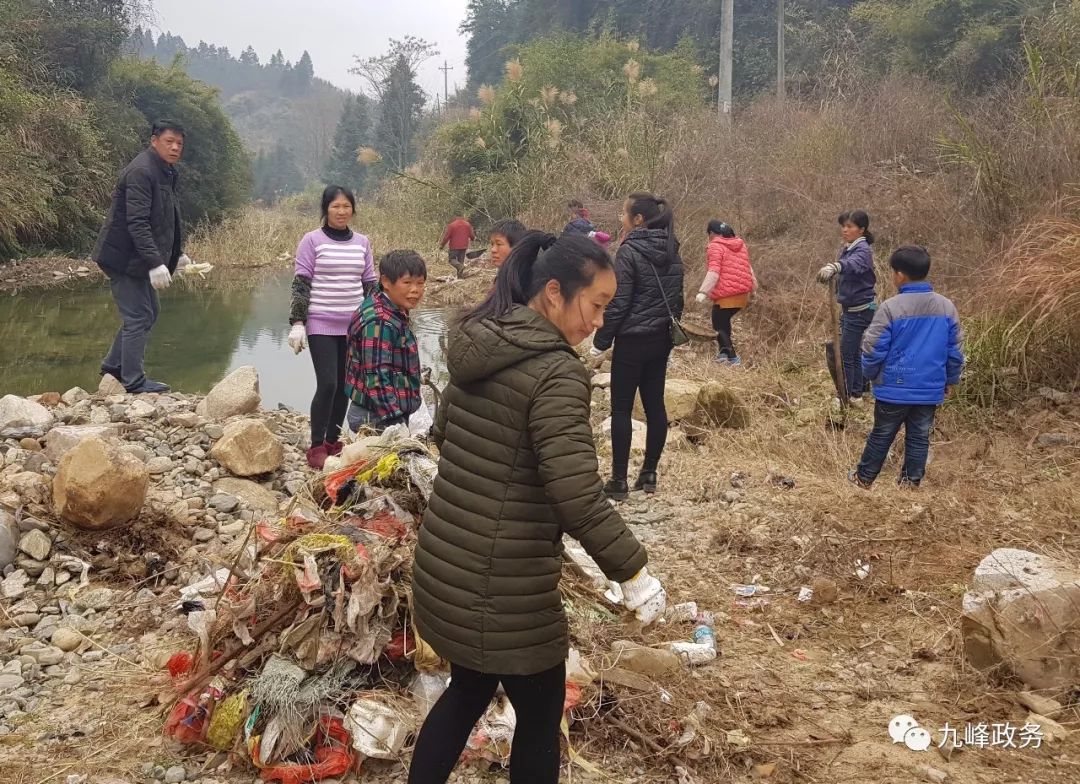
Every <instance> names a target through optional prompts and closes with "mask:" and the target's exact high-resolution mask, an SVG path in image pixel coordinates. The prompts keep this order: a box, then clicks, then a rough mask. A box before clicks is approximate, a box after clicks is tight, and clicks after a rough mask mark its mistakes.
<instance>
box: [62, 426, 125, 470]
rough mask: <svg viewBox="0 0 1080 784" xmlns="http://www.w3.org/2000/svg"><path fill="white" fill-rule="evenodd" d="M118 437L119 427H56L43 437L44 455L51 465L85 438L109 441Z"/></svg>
mask: <svg viewBox="0 0 1080 784" xmlns="http://www.w3.org/2000/svg"><path fill="white" fill-rule="evenodd" d="M119 435H120V426H119V425H111V424H110V425H57V426H56V427H54V428H52V429H51V430H50V431H49V432H48V433H47V434H46V435H45V455H46V456H47V457H48V458H49V461H50V462H52V463H59V462H60V459H61V458H62V457H63V456H64V455H66V454H67V453H68V452H70V451H71V450H72V449H74V448H75V447H76V446H78V445H79V444H80V443H81V442H82V441H84V440H86V439H87V438H100V439H101V440H103V441H109V440H111V439H114V438H117V437H119Z"/></svg>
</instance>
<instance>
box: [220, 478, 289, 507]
mask: <svg viewBox="0 0 1080 784" xmlns="http://www.w3.org/2000/svg"><path fill="white" fill-rule="evenodd" d="M214 490H215V491H216V492H218V493H228V494H229V495H234V496H236V497H237V498H239V499H240V500H241V501H242V502H243V504H244V505H245V506H247V507H248V508H249V509H256V510H258V511H260V512H272V513H273V512H277V510H278V506H279V505H280V503H281V499H280V496H278V494H277V493H275V492H274V491H273V490H268V489H267V488H266V487H264V486H263V485H261V484H259V483H258V482H252V481H251V480H250V479H236V478H233V477H226V478H225V479H219V480H217V481H216V482H214ZM221 511H231V510H224V509H223V510H221Z"/></svg>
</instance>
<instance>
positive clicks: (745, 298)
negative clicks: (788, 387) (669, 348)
mask: <svg viewBox="0 0 1080 784" xmlns="http://www.w3.org/2000/svg"><path fill="white" fill-rule="evenodd" d="M706 255H707V257H708V261H709V266H708V273H707V274H706V275H705V280H704V281H703V282H702V284H701V289H700V290H699V291H698V295H697V301H698V302H699V303H701V302H705V300H706V299H710V300H712V302H713V308H712V324H713V329H715V330H716V342H717V343H718V344H719V346H720V352H719V353H718V354H717V355H716V361H717V362H719V363H721V364H724V365H739V364H741V360H740V359H739V356H738V355H737V354H736V353H735V344H734V343H733V342H732V340H731V319H732V318H734V317H735V314H736V313H738V312H739V311H740V310H742V309H743V308H745V307H746V305H747V304H748V303H749V301H750V292H752V291H753V290H754V289H755V288H757V279H756V278H755V277H754V270H753V268H752V267H751V266H750V253H749V251H747V249H746V243H745V242H743V241H742V240H741V239H739V238H738V237H736V236H735V230H734V229H733V228H731V226H729V225H728V224H726V223H724V222H723V221H720V220H713V221H709V247H708V250H707V251H706Z"/></svg>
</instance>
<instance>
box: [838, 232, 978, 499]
mask: <svg viewBox="0 0 1080 784" xmlns="http://www.w3.org/2000/svg"><path fill="white" fill-rule="evenodd" d="M889 266H891V267H892V269H893V282H894V283H895V284H896V287H897V289H899V292H900V293H899V294H897V295H896V296H895V297H892V298H891V299H888V300H886V301H885V302H884V304H882V306H881V308H880V309H879V310H878V311H877V315H875V316H874V321H873V323H871V325H870V328H869V329H868V330H866V336H865V338H864V339H863V345H862V350H863V355H862V366H863V372H864V373H865V374H866V377H867V378H869V379H871V380H872V381H873V383H874V397H875V398H876V400H877V404H876V405H875V407H874V429H873V431H871V433H870V435H869V437H868V438H867V439H866V449H865V451H864V452H863V456H862V460H861V461H859V467H858V468H856V469H855V470H854V471H852V472H851V473H850V474H849V475H848V478H849V479H850V480H851V481H852V482H854V483H855V484H857V485H859V486H860V487H864V488H868V487H870V485H871V484H873V482H874V480H875V479H877V476H878V474H879V473H881V467H882V465H883V464H884V463H885V458H886V457H888V455H889V448H890V447H891V446H892V443H893V440H894V439H895V438H896V435H897V433H899V432H900V428H901V426H903V427H905V428H906V430H905V433H904V467H903V469H902V472H901V474H900V484H901V485H907V486H909V487H918V486H919V483H920V482H922V479H923V476H924V475H925V474H926V458H927V455H928V454H929V451H930V430H931V428H933V426H934V415H935V413H936V412H937V407H938V406H939V405H941V404H942V403H943V402H945V398H947V397H948V396H949V394H950V392H951V390H952V387H953V386H955V385H956V384H957V383H958V382H959V381H960V371H961V370H962V369H963V366H964V353H963V350H962V347H961V341H962V334H961V330H960V319H959V316H958V315H957V313H956V306H955V305H953V303H952V302H951V301H950V300H948V299H946V298H945V297H943V296H941V295H940V294H935V293H934V289H933V287H932V286H931V285H930V284H929V283H927V282H926V276H927V275H929V274H930V254H929V253H927V252H926V249H925V248H922V247H919V246H917V245H905V246H903V247H901V248H897V250H896V252H895V253H893V255H892V258H890V259H889Z"/></svg>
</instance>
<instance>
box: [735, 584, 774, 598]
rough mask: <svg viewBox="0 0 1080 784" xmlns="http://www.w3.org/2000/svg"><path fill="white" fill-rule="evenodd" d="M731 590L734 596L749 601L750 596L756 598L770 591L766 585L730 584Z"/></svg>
mask: <svg viewBox="0 0 1080 784" xmlns="http://www.w3.org/2000/svg"><path fill="white" fill-rule="evenodd" d="M731 590H732V591H734V592H735V595H736V596H741V597H743V598H744V599H749V598H750V597H751V596H757V595H758V594H759V593H768V592H769V591H770V590H771V589H770V588H769V586H767V585H743V584H739V583H732V585H731Z"/></svg>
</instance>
